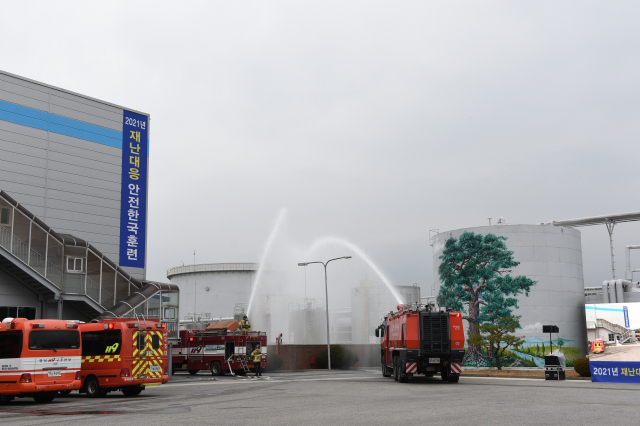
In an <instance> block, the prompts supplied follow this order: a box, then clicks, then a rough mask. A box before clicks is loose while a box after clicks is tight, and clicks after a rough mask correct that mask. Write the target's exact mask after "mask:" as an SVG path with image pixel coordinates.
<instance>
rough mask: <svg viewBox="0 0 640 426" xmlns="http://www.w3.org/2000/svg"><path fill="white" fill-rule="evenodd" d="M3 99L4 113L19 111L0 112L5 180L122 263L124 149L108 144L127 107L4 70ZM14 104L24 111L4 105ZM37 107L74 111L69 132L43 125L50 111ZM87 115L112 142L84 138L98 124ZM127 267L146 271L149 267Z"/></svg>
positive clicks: (57, 225)
mask: <svg viewBox="0 0 640 426" xmlns="http://www.w3.org/2000/svg"><path fill="white" fill-rule="evenodd" d="M0 101H3V102H4V103H10V104H11V105H7V104H5V111H4V114H5V118H7V117H10V116H11V114H14V116H16V117H18V116H19V117H20V119H19V120H12V121H13V122H12V121H7V120H3V116H2V115H0V188H1V189H3V190H5V191H7V193H9V194H10V195H11V196H12V197H14V198H15V199H16V201H18V202H19V203H21V204H24V205H25V207H27V208H28V209H29V210H30V211H31V212H33V213H34V214H35V215H37V216H38V217H39V218H41V219H42V220H43V221H44V222H45V223H46V224H48V225H49V226H51V227H52V228H53V229H55V230H56V231H57V232H60V233H69V234H72V235H75V236H77V237H79V238H82V239H84V240H87V241H89V242H91V243H92V244H94V245H95V247H96V248H97V249H98V250H100V251H102V252H103V253H104V254H105V255H106V256H108V257H109V258H110V259H111V260H113V261H114V262H116V263H118V259H119V237H120V182H121V162H122V149H120V148H116V147H114V146H109V144H112V145H113V144H114V143H115V144H117V133H116V132H122V117H123V110H122V108H119V107H116V106H113V105H110V104H107V103H103V102H100V101H97V100H94V99H89V98H86V97H83V96H80V95H76V94H73V93H69V92H65V91H62V90H58V89H56V88H53V87H50V86H47V85H43V84H39V83H36V82H32V81H28V80H25V79H22V78H19V77H17V76H12V75H10V74H7V73H3V72H0ZM14 105H15V106H20V107H17V108H19V111H18V112H17V113H16V112H15V111H14V112H7V111H8V110H9V109H11V108H12V107H13V106H14ZM21 107H26V108H29V109H30V110H26V109H24V108H21ZM7 108H8V109H7ZM40 111H42V112H44V113H50V114H55V115H56V116H60V117H66V118H67V119H71V120H64V122H63V123H62V124H59V125H58V129H59V128H61V127H60V126H67V127H64V128H65V129H68V131H67V130H63V132H64V133H66V134H63V133H59V132H57V131H47V130H43V129H42V127H45V128H46V125H40V124H38V123H44V121H43V120H46V117H51V116H49V115H47V114H43V115H42V117H43V118H42V119H40V118H41V117H39V114H40V113H39V112H40ZM21 113H22V115H21ZM15 114H17V115H15ZM24 114H26V115H24ZM54 118H56V119H57V117H54ZM16 121H18V122H21V123H23V124H17V123H16ZM31 123H34V124H31ZM83 123H87V124H89V125H93V126H100V128H103V129H104V131H103V132H102V130H101V129H98V128H93V129H97V130H98V131H99V132H101V133H104V134H106V135H108V137H107V138H104V139H105V140H107V141H108V142H106V143H98V142H92V141H90V140H87V139H84V138H83V137H89V136H83V135H89V134H90V133H88V132H91V131H92V130H93V129H92V126H86V127H83ZM38 127H41V128H38ZM87 128H88V129H87ZM70 135H73V136H70ZM91 138H93V139H94V140H99V139H100V138H103V136H101V135H100V134H95V133H93V134H91ZM120 141H121V138H120ZM125 270H126V271H127V272H128V273H130V274H131V275H132V276H134V277H136V278H139V279H145V278H146V270H140V269H137V268H125Z"/></svg>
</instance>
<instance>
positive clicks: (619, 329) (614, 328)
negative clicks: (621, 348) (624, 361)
mask: <svg viewBox="0 0 640 426" xmlns="http://www.w3.org/2000/svg"><path fill="white" fill-rule="evenodd" d="M596 327H598V328H604V329H605V330H609V331H610V332H612V333H617V334H619V335H620V343H625V342H627V341H628V340H631V338H632V337H635V334H634V333H633V332H632V331H631V330H629V329H628V328H625V327H623V326H621V325H618V324H614V323H612V322H609V321H607V320H604V319H599V318H598V319H596Z"/></svg>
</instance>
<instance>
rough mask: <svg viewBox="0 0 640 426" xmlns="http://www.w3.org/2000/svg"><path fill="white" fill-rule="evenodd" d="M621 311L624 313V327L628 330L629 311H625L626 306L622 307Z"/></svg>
mask: <svg viewBox="0 0 640 426" xmlns="http://www.w3.org/2000/svg"><path fill="white" fill-rule="evenodd" d="M622 310H623V311H624V326H625V327H627V328H629V309H627V307H626V306H623V307H622Z"/></svg>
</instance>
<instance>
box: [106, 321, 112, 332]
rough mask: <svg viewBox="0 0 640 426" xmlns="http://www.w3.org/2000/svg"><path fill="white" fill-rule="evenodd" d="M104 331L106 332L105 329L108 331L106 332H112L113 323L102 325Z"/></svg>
mask: <svg viewBox="0 0 640 426" xmlns="http://www.w3.org/2000/svg"><path fill="white" fill-rule="evenodd" d="M104 329H105V330H107V329H108V330H113V323H112V322H111V323H109V324H105V325H104Z"/></svg>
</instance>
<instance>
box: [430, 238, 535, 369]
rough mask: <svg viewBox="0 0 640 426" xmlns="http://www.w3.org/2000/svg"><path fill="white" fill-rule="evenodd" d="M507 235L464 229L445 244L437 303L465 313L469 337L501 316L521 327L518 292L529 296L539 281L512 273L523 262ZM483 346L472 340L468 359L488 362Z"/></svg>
mask: <svg viewBox="0 0 640 426" xmlns="http://www.w3.org/2000/svg"><path fill="white" fill-rule="evenodd" d="M506 240H507V239H506V238H505V237H498V236H496V235H493V234H487V235H481V234H475V233H473V232H465V233H464V234H462V235H461V236H460V238H458V239H456V238H449V239H448V240H447V241H446V242H445V245H444V249H443V251H442V255H441V256H440V259H441V260H442V263H441V264H440V266H439V267H438V274H439V275H440V282H441V283H442V285H441V287H440V292H439V293H438V304H439V305H440V306H445V307H449V308H451V309H453V310H455V311H459V312H462V313H463V317H462V318H463V319H466V320H467V322H468V329H467V337H469V336H472V335H475V334H478V332H479V326H480V325H482V324H495V323H496V322H497V321H499V320H500V319H501V318H512V319H514V320H516V321H517V328H520V323H519V319H520V316H516V315H514V314H513V311H514V310H516V309H518V299H517V298H516V297H515V296H518V295H519V294H523V293H524V294H525V295H526V296H529V291H530V290H531V287H532V286H534V285H535V284H536V281H533V280H531V279H529V278H527V277H525V276H516V277H513V276H511V275H510V273H511V272H512V268H515V267H516V266H518V265H519V264H520V262H516V261H515V260H514V259H513V252H512V251H509V250H508V249H507V246H506V244H505V241H506ZM487 362H488V360H487V359H486V357H485V355H483V354H482V351H481V349H480V348H479V347H478V346H477V345H476V344H474V343H472V342H469V345H468V351H467V354H466V355H465V363H467V364H472V365H486V364H487Z"/></svg>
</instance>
